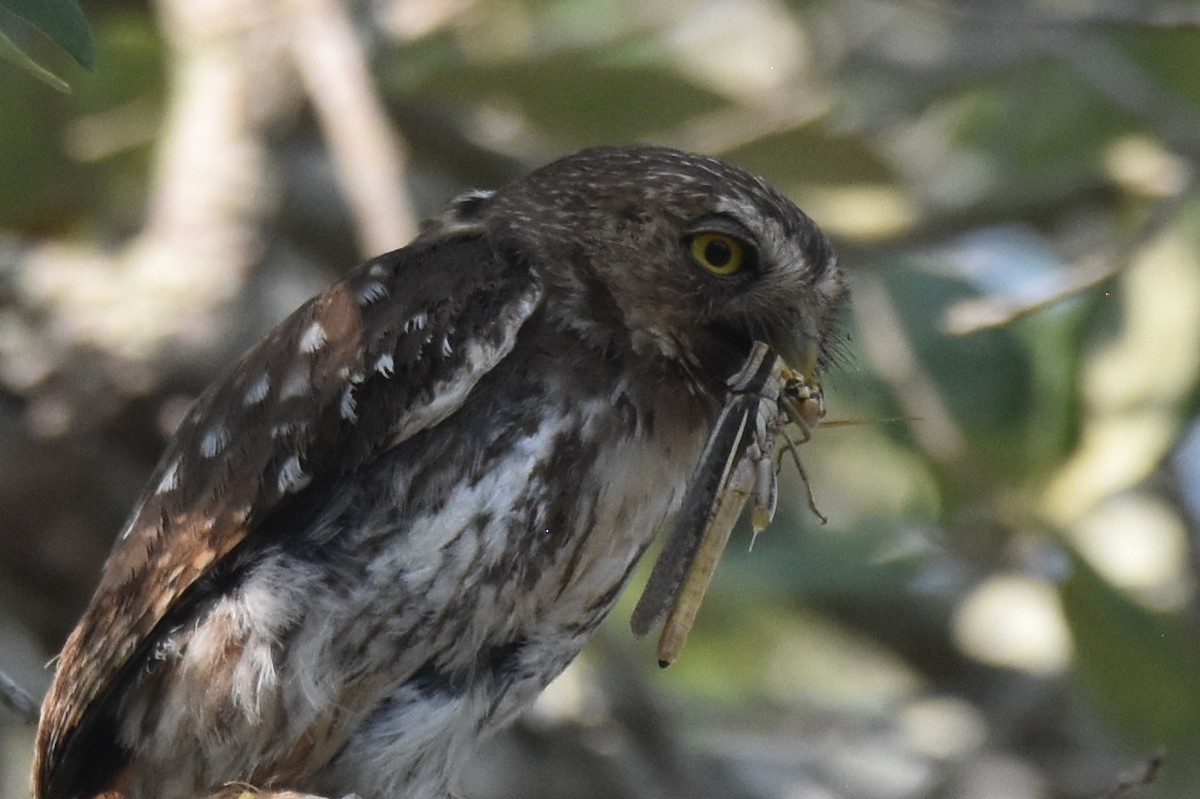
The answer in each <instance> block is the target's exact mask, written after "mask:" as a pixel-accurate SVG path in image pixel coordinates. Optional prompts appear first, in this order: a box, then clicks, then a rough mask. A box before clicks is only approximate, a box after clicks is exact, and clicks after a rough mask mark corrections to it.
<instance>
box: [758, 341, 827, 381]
mask: <svg viewBox="0 0 1200 799" xmlns="http://www.w3.org/2000/svg"><path fill="white" fill-rule="evenodd" d="M767 343H768V344H769V345H770V347H771V349H773V350H775V352H776V353H778V354H779V357H781V358H783V362H784V363H786V364H787V365H788V368H790V369H791V370H792V371H794V372H798V373H799V374H800V375H802V376H803V377H804V381H805V382H806V383H813V382H815V378H816V371H817V364H818V362H819V361H820V355H821V347H820V345H819V344H818V343H817V339H816V337H814V336H809V335H807V334H806V332H805V331H803V330H789V331H787V333H785V334H783V335H772V336H771V337H770V340H769V341H768V342H767Z"/></svg>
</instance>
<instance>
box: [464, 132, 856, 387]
mask: <svg viewBox="0 0 1200 799" xmlns="http://www.w3.org/2000/svg"><path fill="white" fill-rule="evenodd" d="M455 213H457V214H458V215H459V217H458V218H459V221H462V220H464V219H466V218H468V217H471V216H474V218H475V219H476V220H477V221H478V222H479V223H482V225H483V226H485V227H486V229H487V230H488V232H489V234H491V235H494V236H496V237H497V241H500V242H508V243H509V244H508V246H512V247H513V248H514V251H515V252H516V253H517V254H518V255H519V256H520V257H524V258H528V259H529V260H530V261H531V262H532V263H533V265H534V267H535V269H537V271H538V272H539V273H540V274H541V275H542V277H543V280H545V282H546V284H547V287H548V289H549V290H552V291H555V290H556V291H557V294H558V298H557V299H558V300H559V302H557V303H556V307H560V308H562V309H564V320H563V322H564V324H568V325H570V326H572V327H573V328H575V329H577V330H579V331H581V332H584V333H585V334H586V333H590V334H591V335H592V336H593V337H594V338H595V339H596V340H602V341H603V342H604V346H606V347H611V346H613V342H614V340H615V339H617V338H620V336H621V335H622V334H626V336H627V340H628V346H630V347H632V348H633V349H634V351H635V352H637V353H638V354H640V355H651V354H661V355H663V356H666V357H669V358H675V359H678V360H681V361H683V362H685V363H686V364H688V365H689V367H690V368H689V371H694V372H697V373H702V374H706V375H711V376H713V377H714V378H719V379H721V380H723V379H724V378H725V377H727V376H728V374H727V372H728V371H731V370H732V369H734V368H736V366H738V365H740V364H741V362H742V361H743V360H744V358H745V356H746V354H747V353H748V352H749V350H750V346H751V344H752V342H753V341H755V340H761V341H764V342H765V343H767V344H769V345H770V346H771V347H773V348H774V349H775V350H776V351H777V352H779V353H780V354H781V355H782V356H783V357H784V359H785V360H786V361H787V362H788V363H789V365H791V366H792V368H794V369H796V370H797V371H799V372H801V373H803V374H805V375H807V376H810V377H811V376H812V374H813V373H814V372H815V371H817V370H818V369H819V367H820V366H822V365H823V364H824V363H825V362H826V361H827V360H828V357H829V354H830V349H831V346H832V338H833V336H832V330H833V327H834V323H835V316H836V314H837V312H838V309H839V308H840V306H841V305H842V303H843V301H844V298H845V294H846V289H845V284H844V280H843V277H842V274H841V272H840V270H839V269H838V267H837V262H836V258H835V257H834V253H833V249H832V247H831V246H830V244H829V241H828V239H827V238H826V237H825V235H824V234H823V233H822V232H821V230H820V229H819V228H818V227H817V225H816V223H814V222H813V221H812V220H811V219H810V218H809V217H808V216H807V215H805V214H804V213H803V212H802V211H801V210H800V209H799V208H797V207H796V205H795V204H794V203H792V202H791V201H790V200H788V199H787V198H786V197H784V196H783V195H781V194H780V193H779V192H777V191H775V190H774V189H773V188H771V187H770V186H769V185H767V183H766V182H765V181H763V180H762V179H761V178H759V177H756V176H754V175H751V174H749V173H747V172H745V171H743V170H741V169H738V168H737V167H734V166H731V165H730V164H727V163H725V162H723V161H720V160H718V159H715V158H709V157H705V156H698V155H692V154H690V153H685V152H680V151H678V150H672V149H668V148H663V147H631V148H599V149H592V150H584V151H583V152H580V153H577V154H575V155H572V156H569V157H567V158H563V159H561V160H559V161H556V162H554V163H551V164H549V165H547V166H545V167H543V168H541V169H539V170H537V171H535V172H533V173H531V174H530V175H528V176H527V177H525V178H523V179H521V180H518V181H516V182H514V183H512V184H510V185H508V186H506V187H504V188H502V189H500V190H499V191H498V192H496V193H495V194H494V195H486V196H485V195H480V194H476V195H471V196H470V197H468V198H465V199H464V200H462V201H460V203H459V204H458V206H456V211H455ZM697 367H699V368H697Z"/></svg>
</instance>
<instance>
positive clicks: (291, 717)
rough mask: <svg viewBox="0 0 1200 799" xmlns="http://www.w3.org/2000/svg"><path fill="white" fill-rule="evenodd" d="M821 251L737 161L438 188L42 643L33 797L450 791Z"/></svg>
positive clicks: (585, 604)
mask: <svg viewBox="0 0 1200 799" xmlns="http://www.w3.org/2000/svg"><path fill="white" fill-rule="evenodd" d="M843 296H844V288H843V281H842V277H841V275H840V273H839V271H838V269H837V267H836V265H835V260H834V256H833V253H832V251H831V249H830V246H829V243H828V241H827V240H826V238H825V236H824V235H823V234H822V233H821V231H820V230H818V228H817V227H816V225H815V224H814V223H813V222H812V221H811V220H810V219H809V218H808V217H807V216H805V215H804V214H803V213H801V211H800V210H799V209H797V208H796V206H795V205H793V204H792V203H791V202H790V201H788V200H787V199H785V198H784V197H783V196H781V195H780V194H778V193H777V192H776V191H774V190H772V189H771V188H770V187H769V186H768V185H767V184H766V183H764V182H763V181H762V180H761V179H759V178H756V177H754V176H752V175H749V174H747V173H745V172H743V171H741V170H739V169H737V168H734V167H732V166H730V165H728V164H725V163H723V162H721V161H718V160H715V159H712V158H706V157H701V156H696V155H690V154H687V153H682V152H678V151H674V150H669V149H665V148H653V147H644V148H643V147H638V148H628V149H617V148H613V149H595V150H588V151H584V152H582V153H579V154H577V155H574V156H570V157H568V158H564V159H562V160H560V161H557V162H555V163H552V164H550V165H549V166H546V167H544V168H542V169H539V170H537V171H535V172H533V173H532V174H530V175H529V176H527V177H525V178H524V179H521V180H518V181H516V182H514V183H512V184H510V185H508V186H506V187H504V188H502V189H500V190H499V191H496V192H495V193H489V192H475V193H471V194H467V195H464V196H462V197H460V198H458V199H457V200H455V201H454V202H452V203H451V204H450V206H449V207H448V209H447V210H446V211H445V212H444V213H443V214H442V215H441V216H439V217H438V218H436V219H434V220H433V221H432V222H430V223H429V224H428V225H427V226H426V227H425V229H424V231H423V232H422V233H421V235H420V236H419V237H418V238H417V239H416V240H415V241H413V242H412V243H411V244H410V245H409V246H407V247H405V248H403V249H400V250H397V251H395V252H392V253H388V254H386V255H382V256H379V257H378V258H375V259H373V260H371V261H368V262H367V263H364V264H362V265H361V266H359V267H358V268H356V269H354V270H352V271H351V272H350V273H349V274H348V275H346V277H344V278H343V279H341V280H339V281H338V282H337V283H335V284H334V285H333V286H331V287H330V288H329V289H327V290H326V291H324V292H323V293H321V294H320V295H318V296H317V297H315V298H314V299H312V300H311V301H309V302H307V303H305V304H304V305H303V306H302V307H301V308H300V309H299V310H297V311H296V312H295V313H293V314H292V315H291V316H290V317H288V319H287V320H285V321H284V322H283V323H282V324H281V325H279V327H277V328H276V329H275V330H274V331H273V332H272V333H271V334H269V335H268V336H267V337H266V339H265V340H264V341H262V342H261V343H260V344H259V345H258V346H256V347H255V348H254V349H252V350H251V351H250V352H249V353H248V354H247V355H246V356H245V357H243V358H242V360H241V361H240V362H239V363H238V364H237V365H236V366H234V367H233V369H232V370H231V371H230V372H228V373H227V374H226V375H225V376H224V377H222V378H220V379H219V380H217V382H216V383H215V384H214V385H213V386H212V387H210V388H209V389H208V390H207V391H206V392H204V394H203V395H201V396H200V397H199V399H197V401H196V403H195V405H194V406H193V407H192V409H191V411H190V412H189V413H188V414H187V416H186V418H185V419H184V421H183V422H182V424H181V425H180V427H179V430H178V431H177V433H176V434H175V436H174V439H173V440H172V441H171V443H170V445H169V446H168V448H167V450H166V453H165V454H164V455H163V458H162V460H161V462H160V463H159V465H158V467H157V470H156V471H155V473H154V475H153V477H152V478H151V480H150V483H149V486H148V488H147V489H146V491H145V493H144V494H143V495H142V497H141V499H140V501H139V502H138V505H137V507H136V509H135V510H134V512H133V514H132V518H131V519H130V521H129V523H128V525H127V526H126V527H125V529H124V531H123V532H121V534H120V537H119V539H118V541H117V542H116V545H115V547H114V549H113V551H112V553H111V555H110V556H109V559H108V561H107V563H106V564H105V566H104V570H103V575H102V577H101V580H100V585H99V587H98V588H97V590H96V593H95V596H94V597H93V598H92V601H91V604H90V606H89V607H88V609H87V611H86V612H85V614H84V616H83V618H82V620H81V621H80V622H79V625H78V626H77V627H76V629H75V631H74V632H73V633H72V635H71V636H70V638H69V640H68V641H67V643H66V646H65V648H64V649H63V653H62V656H61V659H60V660H59V663H58V671H57V674H56V676H55V679H54V683H53V685H52V687H51V689H50V692H49V694H48V696H47V698H46V701H45V705H44V707H43V709H42V719H41V726H40V728H39V730H38V739H37V756H36V763H35V766H34V791H35V794H36V796H37V797H38V799H77V798H78V797H91V796H96V795H104V796H107V797H117V796H120V797H131V798H132V797H139V798H144V799H183V798H184V797H187V798H188V799H190V798H191V797H197V796H203V795H205V794H206V793H210V792H214V791H217V790H219V789H221V787H222V786H224V785H227V784H229V783H244V784H248V785H252V786H256V787H259V788H270V789H277V790H283V789H290V790H299V791H306V792H313V793H319V794H325V795H332V796H342V795H344V794H349V793H355V794H358V795H359V796H361V797H364V798H365V799H399V797H404V798H405V799H423V798H424V797H444V796H445V795H446V794H447V792H448V790H449V786H450V782H451V779H452V776H453V773H454V769H455V766H456V764H458V763H459V762H460V761H461V760H462V756H463V753H464V751H469V747H471V746H472V745H473V744H474V743H475V741H476V740H477V738H478V737H479V735H480V734H481V733H482V732H483V731H485V730H487V729H491V728H495V727H496V726H498V725H501V724H503V723H505V722H506V721H508V720H510V719H511V718H512V717H513V716H514V715H515V714H516V713H517V712H518V711H519V710H520V709H521V708H523V707H525V706H526V705H527V704H529V702H530V701H531V700H532V699H533V698H534V697H535V696H536V695H537V694H538V693H539V692H540V691H541V690H542V688H544V687H545V686H546V684H547V683H548V682H549V681H550V680H551V679H552V678H553V677H554V676H555V675H557V674H558V673H559V672H561V671H562V669H563V668H564V667H565V666H566V665H567V664H568V663H569V662H570V661H571V660H572V659H573V658H574V657H575V656H576V654H578V652H579V650H580V648H581V647H582V646H583V645H584V642H586V641H587V639H588V637H589V636H590V635H591V633H592V632H593V631H594V630H595V629H596V626H597V625H598V624H599V623H600V621H601V620H602V619H603V618H604V616H605V614H606V613H607V612H608V611H609V610H610V608H611V607H612V605H613V603H614V601H615V600H616V598H617V595H618V593H619V592H620V591H621V588H622V587H623V586H624V584H625V582H626V580H627V578H628V577H629V575H630V572H631V571H632V570H633V567H634V565H635V564H636V563H637V561H638V558H639V556H641V554H642V553H643V552H644V551H645V549H646V548H647V546H648V545H649V544H650V542H651V540H652V539H653V538H654V535H655V533H656V531H657V530H658V529H659V528H660V527H661V526H662V524H663V522H664V519H665V518H667V517H668V516H670V515H671V514H672V512H673V511H675V510H676V509H677V508H678V507H679V505H680V502H681V500H682V498H683V494H684V491H685V488H686V487H687V485H688V482H689V477H690V475H691V472H692V469H693V467H694V466H695V465H696V463H697V459H698V458H699V457H700V455H701V452H702V449H703V447H704V445H705V441H706V438H707V436H708V433H709V430H710V428H711V427H712V426H713V424H714V420H715V419H716V418H717V415H718V413H719V411H720V409H721V408H722V403H723V402H724V400H725V398H726V395H727V391H728V387H727V385H726V381H727V380H728V379H729V378H730V376H731V375H732V374H734V373H735V372H737V371H738V369H739V368H740V367H741V366H742V364H743V362H744V361H745V360H746V359H747V355H748V353H749V352H750V351H751V348H752V345H753V343H754V342H756V341H759V342H764V343H766V344H767V345H769V347H770V348H771V349H772V351H774V352H776V353H778V354H779V355H780V357H781V358H782V359H783V362H784V363H786V364H788V365H789V366H791V367H794V368H795V369H796V370H798V372H799V373H803V374H804V375H805V376H812V374H813V373H814V371H815V370H817V369H818V368H819V367H820V366H821V364H822V363H824V362H825V361H826V360H827V355H828V352H829V349H830V346H831V338H832V333H831V330H832V328H833V326H834V317H835V314H836V310H837V308H838V306H839V304H840V302H841V300H842V298H843Z"/></svg>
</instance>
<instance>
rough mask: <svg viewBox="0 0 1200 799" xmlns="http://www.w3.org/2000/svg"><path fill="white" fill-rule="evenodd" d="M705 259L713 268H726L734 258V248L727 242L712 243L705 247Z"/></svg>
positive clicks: (718, 240)
mask: <svg viewBox="0 0 1200 799" xmlns="http://www.w3.org/2000/svg"><path fill="white" fill-rule="evenodd" d="M704 258H705V260H707V261H708V262H709V263H710V264H712V265H713V266H725V265H727V264H728V263H729V261H730V259H732V258H733V248H732V247H730V246H729V242H727V241H721V240H720V239H716V240H714V241H710V242H709V243H708V244H705V245H704Z"/></svg>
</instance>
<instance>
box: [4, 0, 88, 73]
mask: <svg viewBox="0 0 1200 799" xmlns="http://www.w3.org/2000/svg"><path fill="white" fill-rule="evenodd" d="M0 7H2V8H6V9H8V10H9V11H11V12H13V13H14V14H16V15H17V16H18V17H20V18H21V19H23V20H25V21H26V22H28V23H29V24H30V25H32V26H33V27H35V28H37V29H38V30H39V31H41V32H42V33H43V34H45V35H46V37H47V38H49V39H50V41H52V42H54V43H55V44H56V45H58V46H59V47H61V48H62V49H63V50H65V51H66V52H67V54H68V55H70V56H71V57H72V58H74V59H75V60H76V61H78V62H79V65H80V66H83V67H86V68H87V69H92V68H93V67H95V66H96V39H95V38H94V37H93V36H92V29H91V26H90V25H88V21H87V17H85V16H84V14H83V11H82V10H81V9H80V8H79V3H78V2H76V0H0ZM39 77H40V76H39ZM43 79H44V78H43Z"/></svg>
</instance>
